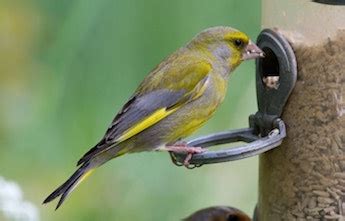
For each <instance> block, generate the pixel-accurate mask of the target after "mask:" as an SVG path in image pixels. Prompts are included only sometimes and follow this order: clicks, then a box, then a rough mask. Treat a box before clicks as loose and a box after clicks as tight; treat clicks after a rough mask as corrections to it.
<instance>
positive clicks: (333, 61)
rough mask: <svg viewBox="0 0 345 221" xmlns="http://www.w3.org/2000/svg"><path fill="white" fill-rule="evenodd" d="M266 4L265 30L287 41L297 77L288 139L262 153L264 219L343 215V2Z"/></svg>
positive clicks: (281, 0) (287, 113)
mask: <svg viewBox="0 0 345 221" xmlns="http://www.w3.org/2000/svg"><path fill="white" fill-rule="evenodd" d="M262 2H263V13H262V15H263V28H278V30H279V31H280V32H282V33H283V35H284V36H285V37H286V38H287V39H288V40H289V42H290V43H291V45H292V47H293V49H294V51H295V55H296V59H297V66H298V77H297V82H296V86H295V88H294V90H293V92H292V94H291V96H290V98H289V100H288V103H287V105H286V107H285V110H284V113H283V116H282V119H283V120H284V122H285V123H286V125H287V138H285V140H284V141H283V144H282V145H281V146H280V147H278V148H276V149H274V150H273V151H269V152H267V153H265V154H262V155H261V156H260V162H259V164H260V169H259V202H258V208H257V212H258V214H257V216H258V220H259V221H279V220H297V221H302V220H345V31H344V30H341V29H344V28H345V7H344V6H327V5H323V4H318V3H314V2H312V1H309V0H289V1H286V0H263V1H262Z"/></svg>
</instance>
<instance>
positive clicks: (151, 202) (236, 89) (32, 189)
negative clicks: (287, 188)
mask: <svg viewBox="0 0 345 221" xmlns="http://www.w3.org/2000/svg"><path fill="white" fill-rule="evenodd" d="M0 3H1V7H0V61H1V65H0V106H1V109H0V144H1V149H0V174H1V175H2V176H4V177H6V178H9V179H12V180H15V181H17V182H18V183H19V184H20V185H21V187H22V188H23V190H24V192H25V193H24V194H25V197H26V198H28V199H30V200H31V201H33V202H34V203H35V204H36V205H37V206H38V207H39V209H40V213H41V216H42V220H47V221H51V220H56V221H57V220H74V221H78V220H83V221H88V220H90V221H91V220H123V221H125V220H140V221H146V220H147V221H148V220H149V221H154V220H157V221H158V220H160V221H161V220H165V221H176V220H179V219H180V218H182V217H185V216H187V215H188V214H190V213H191V212H193V211H195V210H197V209H200V208H202V207H206V206H210V205H220V204H223V205H232V206H236V207H239V208H241V209H243V210H244V211H246V212H249V213H252V211H253V208H254V205H255V203H256V200H257V160H256V159H246V160H242V161H240V162H231V163H223V164H219V165H210V166H204V167H201V168H199V169H195V170H186V169H184V168H178V167H175V166H173V165H172V164H171V163H170V162H169V161H170V159H169V157H168V154H166V153H142V154H133V155H127V156H126V157H122V158H119V159H117V160H114V161H112V162H110V163H108V164H106V165H105V166H103V167H102V168H99V169H98V170H97V172H96V173H95V174H94V175H93V176H92V177H91V178H90V179H89V180H88V181H86V182H85V183H83V184H82V185H81V186H80V187H79V188H78V189H77V190H76V191H75V192H74V193H73V194H72V196H71V197H70V198H69V199H68V200H67V202H66V203H65V205H63V206H62V208H61V209H60V210H58V211H57V212H54V208H53V207H54V206H55V205H49V206H41V202H42V200H43V199H44V197H45V196H46V195H47V194H48V193H50V191H52V190H53V189H54V188H55V187H57V185H59V184H61V183H62V182H63V181H64V180H65V179H67V178H68V176H69V175H70V174H71V173H72V172H73V171H74V169H75V168H74V165H75V163H76V161H77V160H78V159H79V157H80V156H81V155H82V154H83V153H84V152H86V151H87V150H88V149H89V148H90V147H91V146H93V145H94V144H95V143H96V142H97V141H98V139H100V138H101V136H102V135H103V133H104V132H105V129H106V128H107V126H108V124H109V123H110V121H111V120H112V118H113V116H114V115H115V114H116V112H117V110H119V108H120V107H121V105H122V104H123V103H124V102H125V101H126V99H127V98H128V97H129V96H130V95H131V93H132V92H133V91H134V90H135V88H136V86H137V85H138V84H139V83H140V81H141V80H142V79H143V78H144V76H145V75H146V74H147V73H148V72H149V71H150V70H151V69H152V68H153V67H154V66H155V65H156V64H158V63H159V62H160V61H161V60H162V59H163V58H164V57H165V56H167V55H168V54H169V53H171V52H172V51H174V50H176V49H177V48H178V47H181V46H182V45H184V44H185V43H186V42H187V41H189V40H190V39H191V38H192V37H193V36H194V35H195V34H196V33H198V32H199V31H201V30H202V29H204V28H207V27H210V26H216V25H229V26H233V27H236V28H238V29H240V30H242V31H244V32H246V33H248V34H249V35H250V36H251V37H252V38H253V39H255V37H256V35H257V34H258V32H259V29H260V1H251V2H250V4H251V6H250V7H249V6H248V3H246V4H244V3H243V2H242V1H238V0H218V1H212V0H189V1H185V0H175V1H161V0H146V1H141V0H116V1H112V0H99V1H93V0H59V1H54V0H32V1H16V0H7V1H3V0H2V1H0ZM255 110H256V101H255V84H254V62H248V63H245V64H243V65H242V66H241V67H240V68H238V70H237V71H236V72H235V74H234V75H233V76H232V77H231V82H230V88H229V91H228V96H227V98H226V100H225V102H224V105H223V106H222V107H221V108H220V110H219V111H218V112H217V114H216V115H215V117H214V118H213V119H212V120H211V121H210V122H209V123H208V124H206V126H205V127H204V128H203V129H201V130H200V131H199V132H198V133H197V134H196V135H198V134H199V135H200V134H206V133H210V132H216V131H220V130H225V129H229V128H238V127H246V126H247V117H248V115H249V114H250V113H253V112H255ZM196 135H194V136H196Z"/></svg>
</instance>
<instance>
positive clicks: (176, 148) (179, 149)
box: [164, 144, 205, 167]
mask: <svg viewBox="0 0 345 221" xmlns="http://www.w3.org/2000/svg"><path fill="white" fill-rule="evenodd" d="M164 150H167V151H169V152H173V153H186V154H187V156H186V158H185V160H184V161H183V165H184V166H186V167H187V166H188V165H189V161H190V160H191V159H192V157H193V154H198V153H202V152H205V150H204V149H203V148H201V147H189V146H187V145H186V144H175V145H171V146H165V147H164Z"/></svg>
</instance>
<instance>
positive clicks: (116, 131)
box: [78, 89, 185, 165]
mask: <svg viewBox="0 0 345 221" xmlns="http://www.w3.org/2000/svg"><path fill="white" fill-rule="evenodd" d="M184 94H185V90H180V91H172V90H165V89H162V90H156V91H152V92H149V93H147V94H144V95H141V96H136V95H134V96H133V97H132V98H131V99H130V100H129V101H128V102H127V103H126V104H125V105H124V106H123V108H122V109H121V111H120V112H119V113H118V114H117V115H116V117H115V118H114V120H113V122H112V123H111V125H110V126H109V128H108V130H107V131H106V133H105V135H104V137H103V138H102V140H101V141H100V142H99V143H98V144H97V145H96V146H94V147H93V148H91V149H90V150H89V151H88V152H87V153H85V154H84V156H83V157H82V158H81V159H80V160H79V161H78V165H80V164H82V163H84V162H86V161H88V160H89V159H90V158H92V157H93V156H94V155H96V154H97V153H100V152H102V151H103V150H105V149H107V148H108V147H110V146H113V145H114V144H115V142H114V141H115V140H116V139H117V138H118V137H120V136H121V135H122V134H123V133H124V132H125V131H126V130H128V129H129V128H131V127H132V126H134V125H135V124H136V123H138V122H139V121H140V120H142V119H144V118H145V117H147V116H150V115H151V114H152V113H153V112H155V111H156V110H158V109H160V108H164V107H166V108H169V107H171V106H174V105H175V104H177V103H178V102H179V101H180V100H181V98H183V97H184Z"/></svg>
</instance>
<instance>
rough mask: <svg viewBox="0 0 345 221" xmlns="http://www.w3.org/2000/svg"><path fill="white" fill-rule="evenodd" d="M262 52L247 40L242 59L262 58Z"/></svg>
mask: <svg viewBox="0 0 345 221" xmlns="http://www.w3.org/2000/svg"><path fill="white" fill-rule="evenodd" d="M263 57H264V52H263V51H262V50H261V49H260V48H259V47H258V46H256V44H254V43H253V42H252V41H250V42H249V44H248V45H247V47H245V49H244V52H243V54H242V60H249V59H255V58H263Z"/></svg>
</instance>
